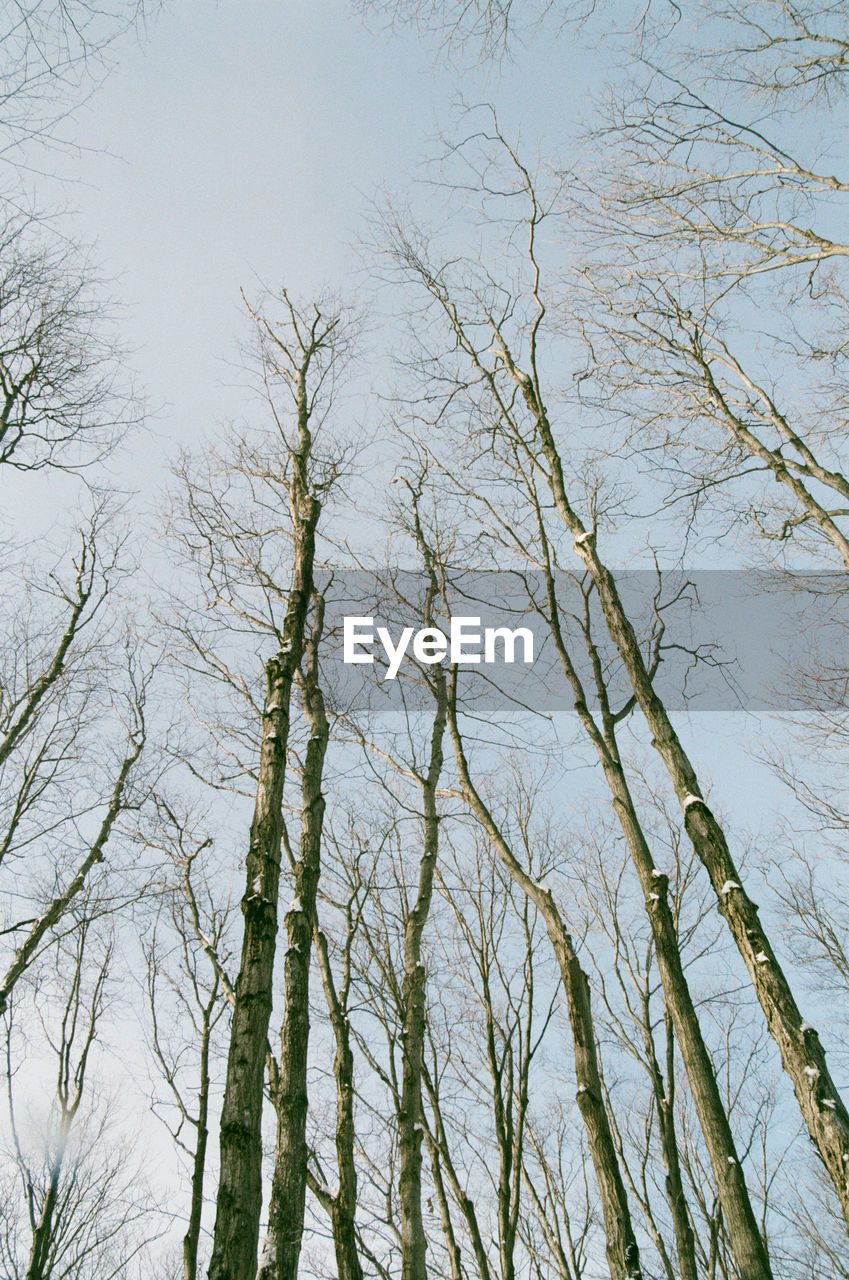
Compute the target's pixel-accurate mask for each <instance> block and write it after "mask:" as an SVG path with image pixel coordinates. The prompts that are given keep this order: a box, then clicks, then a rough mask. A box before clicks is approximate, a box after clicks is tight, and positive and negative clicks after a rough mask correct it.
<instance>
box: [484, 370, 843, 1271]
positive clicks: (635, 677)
mask: <svg viewBox="0 0 849 1280" xmlns="http://www.w3.org/2000/svg"><path fill="white" fill-rule="evenodd" d="M504 359H505V366H506V367H507V369H508V371H509V372H510V373H511V375H512V376H513V378H514V380H515V381H516V383H517V385H518V387H519V389H520V390H521V392H522V394H523V396H524V399H525V402H526V404H527V406H528V409H529V411H530V412H531V413H532V415H533V417H534V419H535V421H536V424H537V429H538V431H539V435H540V440H541V443H542V450H543V454H544V456H545V460H546V462H547V464H548V481H549V484H550V486H551V492H552V496H553V498H554V502H555V505H556V507H557V510H558V513H559V515H560V517H561V519H562V520H563V522H564V524H565V525H566V527H567V528H568V530H569V532H570V533H571V534H572V536H573V537H574V539H575V550H576V551H577V553H578V555H579V556H580V558H581V559H582V560H583V562H584V564H585V565H586V568H587V572H588V573H589V575H590V577H591V578H592V581H593V583H594V584H595V587H596V590H597V591H598V594H599V600H600V602H601V607H602V610H603V612H604V617H605V621H606V623H607V628H608V630H609V632H610V635H611V638H612V639H613V641H614V643H615V644H616V647H617V649H618V651H619V655H620V657H621V658H622V662H623V664H624V666H625V669H626V671H627V673H628V677H629V680H630V682H631V687H632V689H633V691H634V695H635V697H636V700H637V702H638V704H639V706H640V709H641V711H642V712H643V715H644V716H645V719H646V722H647V724H648V726H649V728H650V730H651V732H652V740H653V746H654V747H655V749H656V750H657V751H658V753H659V754H660V756H661V758H662V760H663V762H664V764H665V765H666V768H667V770H668V772H669V776H670V778H671V780H672V784H673V786H674V788H675V792H676V795H677V796H678V800H679V802H680V804H681V807H682V810H683V814H684V825H685V827H686V830H687V833H688V835H689V837H690V839H691V840H692V842H693V847H694V849H695V851H696V854H697V855H698V857H699V859H700V860H701V862H702V864H703V866H704V867H705V869H706V870H707V872H708V875H709V876H710V879H711V883H712V884H713V887H714V891H715V892H716V897H717V904H718V908H719V911H720V914H721V915H722V916H723V917H724V919H725V921H726V923H727V924H728V927H729V929H730V931H731V934H732V936H733V938H734V941H735V943H736V944H737V948H738V950H739V952H740V954H741V956H742V957H743V960H744V962H745V964H746V968H747V969H748V971H749V974H750V976H751V979H752V983H753V985H754V988H755V991H756V993H757V997H758V1000H759V1001H760V1004H761V1007H762V1009H763V1011H764V1013H765V1015H766V1020H767V1025H768V1027H769V1031H770V1034H771V1035H772V1037H773V1039H774V1040H775V1042H776V1044H777V1045H778V1049H779V1052H780V1054H781V1060H782V1062H783V1064H784V1068H785V1070H786V1071H787V1073H788V1075H789V1076H790V1078H791V1080H792V1082H793V1087H794V1090H795V1093H796V1098H797V1100H798V1102H799V1106H800V1109H801V1111H802V1116H803V1118H804V1120H805V1124H806V1125H807V1128H808V1132H809V1134H810V1136H811V1138H812V1140H813V1142H814V1144H815V1146H816V1148H817V1150H818V1151H819V1153H820V1156H821V1157H822V1160H823V1163H824V1164H825V1166H826V1169H827V1170H828V1173H829V1175H830V1177H831V1180H832V1183H833V1184H834V1188H835V1190H836V1192H837V1195H838V1198H839V1200H840V1204H841V1208H842V1210H843V1215H844V1218H845V1219H846V1222H847V1224H849V1179H847V1173H846V1170H847V1165H849V1113H847V1110H846V1107H845V1104H844V1103H843V1100H842V1099H841V1097H840V1095H839V1094H838V1092H837V1089H836V1088H835V1085H834V1081H833V1080H832V1078H831V1075H830V1073H829V1070H828V1067H827V1064H826V1058H825V1052H824V1050H823V1048H822V1045H821V1044H820V1041H819V1037H818V1035H817V1033H816V1031H815V1030H814V1029H813V1028H812V1027H810V1026H809V1025H808V1024H807V1023H806V1022H804V1020H803V1018H802V1015H801V1012H800V1011H799V1008H798V1006H797V1004H796V1001H795V999H794V997H793V993H792V991H791V989H790V984H789V982H788V981H787V978H786V975H785V974H784V971H783V969H782V968H781V966H780V964H779V963H778V960H777V959H776V957H775V953H774V952H773V950H772V947H771V945H770V942H769V939H768V938H767V936H766V933H765V931H764V929H763V926H762V925H761V923H760V920H759V919H758V908H757V906H756V904H755V903H754V902H752V900H751V898H749V896H748V894H747V893H746V892H745V890H744V889H743V888H742V882H741V879H740V874H739V872H738V870H737V868H736V866H735V865H734V860H733V858H732V857H731V853H730V850H729V848H728V844H727V842H726V839H725V834H724V832H723V830H722V828H721V826H720V825H719V823H718V822H717V820H716V818H715V817H714V815H713V814H712V813H711V811H710V809H709V808H708V806H707V804H706V803H705V800H704V798H703V796H702V794H701V788H700V786H699V781H698V777H697V775H696V771H695V769H694V768H693V765H692V762H691V761H690V758H689V756H688V755H687V753H686V752H685V750H684V748H683V746H682V745H681V742H680V740H679V738H678V735H677V733H676V732H675V729H674V728H673V725H672V723H671V721H670V719H669V716H668V714H667V711H666V708H665V706H664V704H663V702H662V701H661V699H660V698H659V697H658V695H657V694H656V692H655V690H654V686H653V683H652V678H651V675H650V674H649V671H648V668H647V667H646V663H645V660H644V658H643V654H642V651H641V649H640V644H639V641H638V639H637V636H636V633H635V632H634V628H633V626H632V624H631V621H630V619H629V618H628V616H627V614H626V612H625V609H624V606H623V604H622V601H621V598H620V596H619V592H618V590H617V587H616V582H615V579H614V577H613V574H612V573H611V572H610V570H609V569H608V568H607V566H606V565H605V564H603V562H602V560H601V559H600V557H599V555H598V552H597V550H596V545H595V535H594V533H593V532H592V531H591V530H588V529H586V528H585V527H584V525H583V523H582V521H581V519H580V517H579V516H578V514H577V512H576V511H575V510H574V509H573V508H572V506H571V504H570V502H569V498H568V495H567V492H566V486H565V481H564V478H563V467H562V463H561V459H560V456H559V453H558V451H557V446H556V444H555V441H554V436H553V434H552V430H551V425H550V423H549V421H548V418H547V416H546V413H545V409H544V408H543V405H542V400H541V398H540V395H539V393H538V389H537V385H536V383H535V381H534V380H533V379H532V378H530V377H528V375H526V374H523V373H521V372H520V371H519V370H518V369H517V368H516V366H515V365H514V364H513V361H512V359H511V357H510V355H509V353H505V356H504ZM641 878H642V877H641ZM643 887H644V889H645V888H646V886H645V885H644V886H643ZM652 892H653V893H655V894H657V897H656V898H653V897H652V895H651V894H649V895H648V898H649V904H650V908H649V911H650V916H651V917H652V919H653V921H656V922H657V924H658V926H659V927H660V928H665V927H666V925H665V923H664V922H665V919H666V916H667V914H668V906H667V904H666V901H665V895H663V894H662V893H658V891H657V889H654V890H653V891H652ZM676 950H677V948H676ZM666 960H667V962H669V963H672V964H673V965H674V963H675V961H674V958H673V957H672V955H671V953H670V955H669V956H667V957H666ZM671 989H674V991H675V992H679V991H680V984H679V983H677V982H675V983H673V984H672V987H671ZM670 1008H671V1009H672V1006H670ZM680 1012H683V1010H682V1009H679V1013H680ZM675 1016H676V1018H677V1016H678V1015H675ZM676 1030H678V1025H677V1021H676ZM679 1038H681V1033H680V1030H679ZM682 1054H683V1039H682ZM710 1075H711V1076H712V1072H711V1073H710ZM701 1078H703V1079H704V1082H705V1085H706V1087H708V1088H709V1084H708V1079H707V1076H704V1077H700V1076H698V1075H696V1076H695V1077H694V1079H701ZM694 1089H695V1084H694ZM694 1096H695V1093H694ZM700 1118H701V1117H700ZM734 1167H735V1168H736V1167H737V1166H734ZM717 1177H718V1174H717ZM726 1177H727V1178H733V1177H734V1171H733V1168H732V1165H731V1163H730V1160H729V1162H728V1171H727V1174H726ZM723 1183H724V1180H723V1181H720V1184H719V1185H720V1186H722V1185H723ZM730 1203H733V1204H736V1206H737V1209H738V1212H739V1213H740V1215H741V1219H742V1215H743V1213H744V1210H743V1202H742V1200H741V1199H740V1197H739V1196H736V1195H735V1196H732V1197H731V1198H730ZM723 1209H724V1206H723ZM726 1225H727V1224H726ZM742 1227H743V1223H742V1220H741V1228H742ZM744 1256H745V1257H747V1258H748V1259H749V1260H750V1263H747V1265H751V1266H752V1267H754V1266H756V1265H757V1264H756V1261H755V1259H756V1257H757V1247H756V1245H755V1244H754V1241H752V1246H751V1251H750V1252H749V1253H746V1254H745V1255H744ZM738 1263H741V1264H742V1259H740V1258H738ZM750 1274H752V1275H755V1274H757V1275H760V1276H763V1275H768V1274H769V1272H768V1271H763V1270H761V1271H760V1272H757V1271H752V1272H751V1273H750Z"/></svg>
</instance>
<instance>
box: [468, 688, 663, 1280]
mask: <svg viewBox="0 0 849 1280" xmlns="http://www.w3.org/2000/svg"><path fill="white" fill-rule="evenodd" d="M449 725H450V729H451V737H452V741H453V744H454V754H455V757H456V760H457V771H458V773H459V775H460V782H461V785H462V787H463V793H464V795H465V797H466V801H467V803H468V804H469V807H470V808H471V810H472V812H473V813H474V814H475V815H476V817H477V818H478V819H479V821H480V822H481V825H482V826H483V828H484V830H485V831H486V833H487V835H488V836H489V839H490V841H491V843H492V845H493V847H494V849H495V851H496V853H497V854H498V855H499V857H500V858H501V860H502V862H503V863H504V865H505V867H506V868H507V870H508V871H509V872H510V874H511V875H512V876H513V877H514V879H515V880H516V882H517V883H518V884H519V885H520V886H521V888H522V889H523V890H524V892H525V893H526V894H527V895H528V897H529V898H530V899H531V901H532V902H533V903H534V905H535V906H536V907H537V909H538V910H539V912H540V913H541V915H542V917H543V919H544V920H545V923H546V927H547V929H548V935H549V937H550V938H551V942H552V945H553V947H554V953H555V955H556V957H557V962H558V966H559V969H560V975H561V978H562V980H563V987H564V989H565V992H566V1003H567V1007H568V1010H569V1022H570V1024H571V1028H572V1040H573V1045H574V1054H575V1075H576V1079H577V1084H578V1107H579V1109H580V1112H581V1117H582V1119H583V1121H584V1126H585V1128H586V1132H587V1139H588V1142H589V1148H590V1156H591V1158H592V1162H593V1168H594V1169H595V1174H596V1179H597V1181H598V1186H599V1191H600V1193H601V1203H602V1213H603V1216H604V1229H605V1237H606V1245H607V1263H608V1267H609V1269H610V1277H611V1280H642V1274H643V1273H642V1269H641V1266H640V1252H639V1247H638V1245H637V1238H636V1235H635V1234H634V1228H633V1225H632V1223H631V1210H630V1206H629V1204H628V1195H627V1192H626V1190H625V1184H624V1181H623V1179H622V1171H621V1169H620V1168H619V1159H618V1157H617V1154H616V1146H615V1144H614V1141H613V1135H612V1133H611V1131H610V1122H609V1120H608V1117H607V1111H606V1110H605V1105H604V1093H603V1090H602V1085H601V1077H600V1074H599V1065H598V1055H597V1050H596V1042H595V1032H594V1028H593V1016H592V1006H591V1002H590V987H589V982H588V980H587V975H586V974H585V973H584V971H583V969H582V968H581V965H580V963H579V961H578V957H577V955H576V954H575V949H574V947H573V945H572V939H571V937H570V936H569V934H568V932H567V930H566V928H565V926H564V924H563V921H562V920H561V918H560V913H559V911H558V910H557V907H556V905H555V902H554V898H553V897H552V895H551V892H550V891H549V890H548V889H545V888H543V887H542V885H539V884H537V882H536V881H535V880H533V879H532V878H531V877H530V876H529V875H528V873H527V872H526V871H525V869H524V868H523V867H522V865H521V863H520V862H519V861H518V859H517V858H515V857H514V855H513V852H512V850H511V849H510V847H509V845H508V844H507V842H506V841H505V839H504V837H503V836H502V834H501V832H500V831H499V829H498V826H497V824H496V822H495V820H494V818H493V817H492V814H491V813H490V812H489V810H488V809H487V807H486V805H485V804H484V802H483V800H482V799H481V797H480V796H479V794H478V792H477V791H476V790H475V787H474V785H473V783H472V780H471V777H470V775H469V768H468V763H467V761H466V757H465V752H464V750H463V744H462V739H461V737H460V732H459V729H458V726H457V717H456V710H455V708H454V707H453V705H452V706H451V708H450V712H449Z"/></svg>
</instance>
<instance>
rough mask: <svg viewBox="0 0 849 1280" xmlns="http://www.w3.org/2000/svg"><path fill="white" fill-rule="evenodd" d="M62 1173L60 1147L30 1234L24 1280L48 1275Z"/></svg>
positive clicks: (65, 1136) (39, 1279)
mask: <svg viewBox="0 0 849 1280" xmlns="http://www.w3.org/2000/svg"><path fill="white" fill-rule="evenodd" d="M65 1138H67V1133H63V1137H62V1140H63V1141H64V1139H65ZM61 1173H62V1148H61V1147H60V1149H59V1153H58V1154H57V1156H56V1159H55V1160H54V1162H53V1165H52V1167H51V1169H50V1183H49V1185H48V1187H47V1195H46V1196H45V1197H44V1202H43V1204H42V1206H41V1213H40V1214H39V1215H38V1223H37V1224H36V1228H35V1231H34V1232H33V1235H32V1248H31V1249H30V1255H29V1265H28V1267H27V1273H26V1278H25V1280H47V1278H48V1276H49V1270H48V1268H49V1264H50V1245H51V1242H52V1240H53V1216H54V1214H55V1212H56V1201H57V1199H58V1196H59V1178H60V1175H61Z"/></svg>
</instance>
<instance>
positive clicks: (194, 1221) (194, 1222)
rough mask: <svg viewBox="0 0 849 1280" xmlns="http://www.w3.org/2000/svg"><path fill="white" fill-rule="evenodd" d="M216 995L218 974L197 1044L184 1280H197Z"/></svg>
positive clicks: (207, 1138) (204, 1012)
mask: <svg viewBox="0 0 849 1280" xmlns="http://www.w3.org/2000/svg"><path fill="white" fill-rule="evenodd" d="M217 997H218V975H217V973H216V980H215V985H214V987H213V991H212V996H211V998H210V1001H209V1004H208V1005H207V1006H206V1008H205V1009H204V1011H203V1035H202V1037H201V1044H200V1089H199V1090H198V1116H197V1124H196V1131H197V1142H196V1143H195V1154H194V1158H193V1160H192V1193H191V1203H190V1207H189V1225H188V1229H187V1231H186V1234H185V1236H184V1237H183V1280H197V1270H198V1245H199V1243H200V1228H201V1221H202V1217H203V1183H204V1176H205V1174H206V1149H207V1145H208V1143H209V1127H208V1124H207V1121H208V1118H209V1042H210V1037H211V1034H212V1022H211V1019H212V1013H213V1009H214V1008H215V1002H216V999H217Z"/></svg>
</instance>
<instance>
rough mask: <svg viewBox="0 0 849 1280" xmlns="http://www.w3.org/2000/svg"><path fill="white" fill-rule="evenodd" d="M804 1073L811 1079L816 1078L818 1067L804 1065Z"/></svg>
mask: <svg viewBox="0 0 849 1280" xmlns="http://www.w3.org/2000/svg"><path fill="white" fill-rule="evenodd" d="M805 1075H806V1076H810V1077H811V1079H812V1080H816V1079H817V1078H818V1077H819V1068H818V1067H805Z"/></svg>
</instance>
